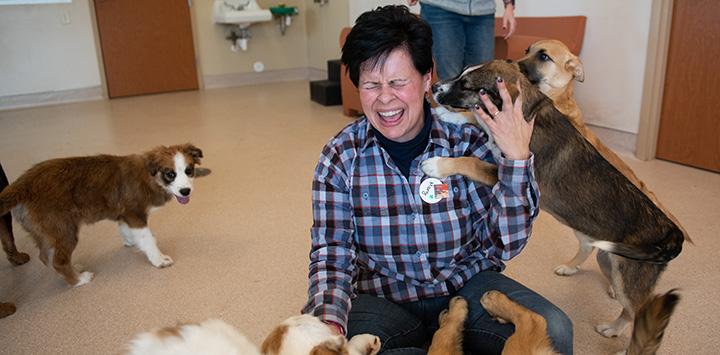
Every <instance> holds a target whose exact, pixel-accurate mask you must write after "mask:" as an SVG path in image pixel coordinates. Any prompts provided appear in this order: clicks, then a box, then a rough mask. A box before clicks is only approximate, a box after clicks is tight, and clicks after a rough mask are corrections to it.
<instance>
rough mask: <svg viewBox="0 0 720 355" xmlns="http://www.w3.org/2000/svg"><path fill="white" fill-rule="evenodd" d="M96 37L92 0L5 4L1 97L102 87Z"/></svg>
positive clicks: (0, 25)
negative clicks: (61, 2)
mask: <svg viewBox="0 0 720 355" xmlns="http://www.w3.org/2000/svg"><path fill="white" fill-rule="evenodd" d="M67 22H69V23H67ZM94 41H95V40H94V37H93V30H92V25H91V16H90V7H89V3H88V0H75V1H73V2H72V3H70V4H52V5H8V6H0V97H2V96H12V95H21V94H28V93H41V92H50V91H59V90H70V89H81V88H89V87H97V86H99V85H100V71H99V67H98V61H97V55H96V51H95V42H94Z"/></svg>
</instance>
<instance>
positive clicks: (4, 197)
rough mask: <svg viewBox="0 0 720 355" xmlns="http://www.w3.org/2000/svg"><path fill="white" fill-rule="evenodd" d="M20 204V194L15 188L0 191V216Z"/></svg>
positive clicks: (12, 186) (9, 187) (13, 186)
mask: <svg viewBox="0 0 720 355" xmlns="http://www.w3.org/2000/svg"><path fill="white" fill-rule="evenodd" d="M20 202H22V194H21V193H20V191H19V190H18V188H17V187H16V186H15V184H13V185H10V186H8V187H6V188H4V189H3V190H2V191H0V216H2V215H5V214H6V213H8V212H10V209H11V208H13V207H15V206H16V205H17V204H18V203H20Z"/></svg>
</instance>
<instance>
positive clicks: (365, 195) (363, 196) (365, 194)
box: [362, 192, 368, 200]
mask: <svg viewBox="0 0 720 355" xmlns="http://www.w3.org/2000/svg"><path fill="white" fill-rule="evenodd" d="M362 198H363V200H367V199H368V193H367V192H363V194H362Z"/></svg>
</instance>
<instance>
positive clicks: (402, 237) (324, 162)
mask: <svg viewBox="0 0 720 355" xmlns="http://www.w3.org/2000/svg"><path fill="white" fill-rule="evenodd" d="M431 122H432V123H431V124H432V127H431V130H430V139H429V142H428V146H427V148H426V149H425V151H424V153H423V154H422V155H420V156H419V157H417V158H416V159H415V160H414V161H413V162H412V165H411V168H410V177H409V179H406V178H405V176H403V175H402V174H401V173H400V170H399V169H398V168H397V166H396V165H395V164H394V163H393V162H392V160H391V159H390V156H389V155H388V154H387V152H385V150H383V148H382V147H380V146H379V144H378V141H377V140H376V138H375V131H374V130H373V129H371V127H370V124H369V122H368V120H367V119H366V118H364V117H363V118H361V119H359V120H357V121H355V122H354V123H352V124H350V125H348V126H347V127H345V128H344V129H343V130H342V131H341V132H340V133H339V134H338V135H337V136H335V137H334V138H333V139H332V140H331V141H330V142H329V143H328V144H327V145H326V146H325V147H324V148H323V151H322V154H321V156H320V160H319V162H318V164H317V167H316V169H315V176H314V180H313V185H312V189H313V193H312V207H313V226H312V228H311V236H312V247H311V251H310V267H309V288H308V301H307V303H306V305H305V307H304V308H303V310H302V311H303V313H309V314H313V315H315V316H317V317H319V318H320V319H322V320H324V321H328V322H334V323H337V324H339V325H341V326H343V327H346V325H347V317H348V313H349V311H350V306H351V304H350V300H351V298H353V297H354V296H355V292H360V293H367V294H372V295H376V296H380V297H385V298H387V299H389V300H391V301H393V302H410V301H416V300H418V299H422V298H430V297H436V296H444V295H448V294H449V292H450V290H451V289H455V290H457V289H460V288H461V287H462V286H463V284H464V283H465V282H466V281H467V280H469V279H470V278H471V277H472V276H474V275H475V274H477V273H478V272H480V271H483V270H490V269H492V270H498V271H500V270H502V269H504V264H503V260H509V259H510V258H512V257H514V256H515V255H517V254H518V253H519V252H520V251H521V250H522V249H523V247H524V246H525V244H526V242H527V239H528V237H529V236H530V233H531V226H532V222H533V220H534V219H535V217H537V214H538V198H539V190H538V187H537V183H536V181H535V173H534V168H533V159H534V158H533V156H531V157H530V158H529V159H528V160H506V159H502V158H501V161H499V162H497V164H498V177H499V181H498V183H496V184H495V185H494V186H486V185H483V184H479V183H475V182H473V181H470V180H469V179H466V178H465V177H462V176H459V175H456V176H450V177H448V178H446V179H444V180H443V183H446V184H447V185H448V190H449V197H448V198H445V199H443V200H441V201H440V202H438V203H435V204H428V203H426V202H424V201H422V200H421V198H420V197H419V194H418V192H419V190H420V183H421V182H422V180H424V179H425V178H427V177H426V176H424V174H423V172H422V170H421V169H420V163H421V162H422V161H424V160H426V159H428V158H430V157H435V156H442V157H459V156H474V157H478V158H480V159H484V160H486V161H489V162H492V163H495V162H494V160H493V157H492V154H491V153H490V150H489V149H488V147H487V145H486V142H487V135H486V134H485V132H483V131H482V130H480V129H478V128H477V127H475V126H472V125H463V126H456V125H452V124H448V123H445V122H442V121H440V120H438V119H437V118H436V117H433V119H432V120H431ZM449 284H450V285H451V286H450V288H448V285H449Z"/></svg>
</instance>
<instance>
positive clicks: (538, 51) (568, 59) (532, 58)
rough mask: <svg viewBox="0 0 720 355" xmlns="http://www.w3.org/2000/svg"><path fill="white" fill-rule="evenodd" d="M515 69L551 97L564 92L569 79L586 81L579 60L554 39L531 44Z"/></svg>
mask: <svg viewBox="0 0 720 355" xmlns="http://www.w3.org/2000/svg"><path fill="white" fill-rule="evenodd" d="M518 66H519V67H520V70H521V71H522V72H523V74H525V76H526V77H527V78H528V80H530V82H531V83H532V84H533V85H537V87H538V88H539V89H540V91H542V92H543V93H544V94H545V95H548V96H549V97H551V98H552V97H555V96H557V95H558V94H559V93H560V92H562V91H565V89H566V88H567V87H568V84H569V83H570V82H571V81H572V80H577V81H579V82H583V80H585V71H584V69H583V65H582V63H581V62H580V60H579V59H578V57H577V56H575V55H574V54H572V52H570V49H568V47H567V46H566V45H565V44H563V43H562V42H560V41H557V40H542V41H538V42H535V43H533V44H532V45H531V46H530V47H528V50H527V54H526V55H525V56H524V57H523V58H521V59H520V60H519V61H518Z"/></svg>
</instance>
